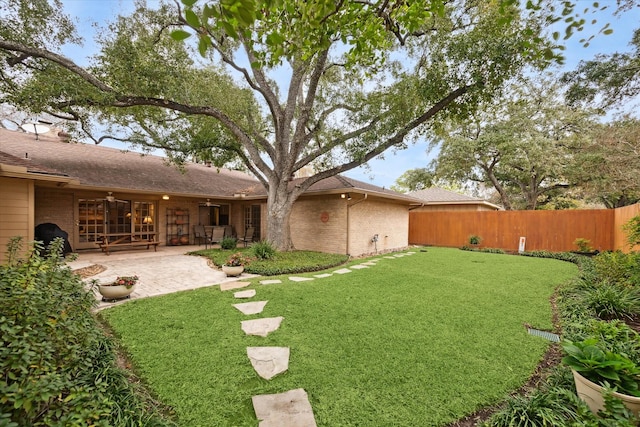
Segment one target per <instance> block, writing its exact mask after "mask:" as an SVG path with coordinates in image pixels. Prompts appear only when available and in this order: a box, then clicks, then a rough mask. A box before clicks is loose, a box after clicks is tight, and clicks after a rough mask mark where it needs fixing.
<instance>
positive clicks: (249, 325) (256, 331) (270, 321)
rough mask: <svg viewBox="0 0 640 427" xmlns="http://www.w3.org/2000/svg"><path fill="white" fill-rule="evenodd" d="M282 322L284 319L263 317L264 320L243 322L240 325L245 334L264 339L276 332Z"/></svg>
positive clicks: (280, 317)
mask: <svg viewBox="0 0 640 427" xmlns="http://www.w3.org/2000/svg"><path fill="white" fill-rule="evenodd" d="M283 320H284V317H282V316H278V317H265V318H264V319H254V320H243V321H242V322H240V323H241V326H242V330H243V331H244V333H245V334H247V335H256V336H259V337H266V336H267V335H269V334H270V333H271V332H273V331H275V330H277V329H278V328H279V327H280V323H282V321H283Z"/></svg>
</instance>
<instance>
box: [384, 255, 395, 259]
mask: <svg viewBox="0 0 640 427" xmlns="http://www.w3.org/2000/svg"><path fill="white" fill-rule="evenodd" d="M385 258H386V259H396V257H394V256H386V257H385Z"/></svg>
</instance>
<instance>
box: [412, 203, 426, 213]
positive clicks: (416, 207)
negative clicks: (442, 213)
mask: <svg viewBox="0 0 640 427" xmlns="http://www.w3.org/2000/svg"><path fill="white" fill-rule="evenodd" d="M424 205H425V203H423V204H421V205H420V206H415V207H413V208H409V212H411V211H412V210H414V209H418V208H421V207H423V206H424Z"/></svg>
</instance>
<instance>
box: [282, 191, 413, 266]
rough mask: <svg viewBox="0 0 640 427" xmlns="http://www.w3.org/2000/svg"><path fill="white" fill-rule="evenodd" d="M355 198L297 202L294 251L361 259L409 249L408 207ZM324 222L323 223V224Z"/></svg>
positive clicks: (293, 227)
mask: <svg viewBox="0 0 640 427" xmlns="http://www.w3.org/2000/svg"><path fill="white" fill-rule="evenodd" d="M362 197H363V196H360V195H357V196H354V198H353V199H352V200H345V199H341V198H339V197H338V196H327V197H314V198H306V199H300V200H298V201H297V202H296V204H295V205H294V208H293V212H292V214H291V238H292V240H293V244H294V246H295V248H296V249H302V250H313V251H320V252H331V253H341V254H345V253H348V254H350V255H352V256H360V255H364V254H370V253H375V252H376V244H375V243H373V242H372V241H371V240H372V238H373V236H374V235H375V234H378V242H377V252H386V251H391V250H395V249H402V248H405V247H407V246H408V238H409V212H408V207H407V206H403V205H396V204H392V203H388V202H384V201H379V200H378V201H376V200H371V199H366V200H365V199H364V198H362ZM323 219H326V221H323Z"/></svg>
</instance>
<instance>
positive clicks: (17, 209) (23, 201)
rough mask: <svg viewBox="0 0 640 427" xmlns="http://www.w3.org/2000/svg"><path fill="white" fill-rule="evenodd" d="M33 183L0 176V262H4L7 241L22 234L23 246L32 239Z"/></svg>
mask: <svg viewBox="0 0 640 427" xmlns="http://www.w3.org/2000/svg"><path fill="white" fill-rule="evenodd" d="M33 206H34V184H33V181H32V180H28V179H17V178H0V262H4V260H5V254H6V250H7V243H9V240H10V239H11V238H12V237H15V236H22V238H23V243H24V248H26V246H27V245H26V243H27V242H29V241H32V240H33V233H34V230H33V229H34V214H33V212H34V207H33Z"/></svg>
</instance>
